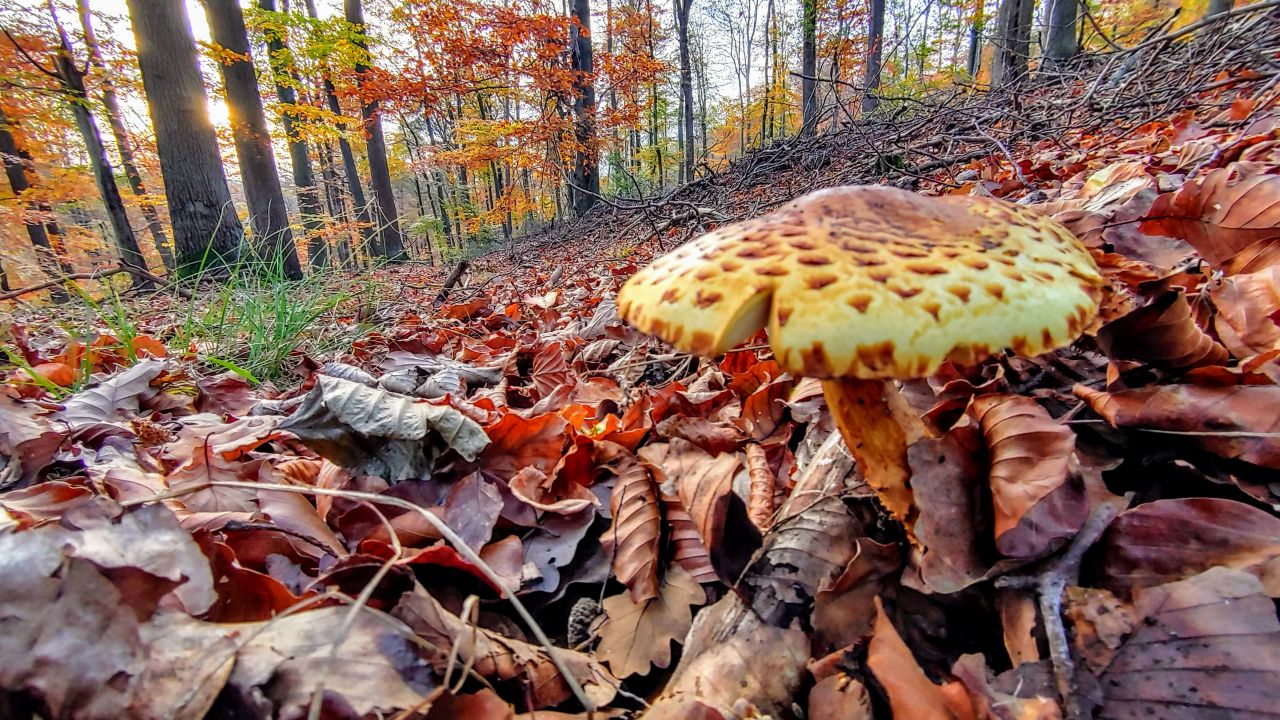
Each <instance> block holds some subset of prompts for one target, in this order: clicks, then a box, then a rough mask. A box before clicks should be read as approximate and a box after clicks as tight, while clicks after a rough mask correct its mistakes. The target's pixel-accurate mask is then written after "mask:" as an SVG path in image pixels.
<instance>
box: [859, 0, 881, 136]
mask: <svg viewBox="0 0 1280 720" xmlns="http://www.w3.org/2000/svg"><path fill="white" fill-rule="evenodd" d="M883 65H884V0H871V12H870V13H869V14H868V15H867V74H866V77H865V79H864V80H863V81H862V87H863V96H862V112H864V113H869V112H871V111H872V110H875V109H876V108H877V107H879V106H880V98H879V97H877V96H876V94H875V93H876V91H877V90H879V89H880V72H881V68H882V67H883Z"/></svg>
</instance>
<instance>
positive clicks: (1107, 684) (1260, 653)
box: [1097, 567, 1280, 720]
mask: <svg viewBox="0 0 1280 720" xmlns="http://www.w3.org/2000/svg"><path fill="white" fill-rule="evenodd" d="M1133 606H1134V614H1135V616H1136V617H1137V618H1138V619H1139V621H1138V622H1135V623H1134V625H1133V633H1132V634H1131V635H1129V637H1128V638H1127V639H1126V641H1125V643H1124V645H1122V646H1121V647H1120V648H1119V650H1118V651H1117V652H1116V654H1115V656H1114V657H1113V658H1112V659H1111V662H1110V664H1109V665H1108V666H1107V668H1106V670H1104V671H1103V673H1102V675H1101V676H1100V677H1099V678H1098V679H1099V681H1100V683H1101V686H1102V689H1103V693H1104V698H1103V704H1102V708H1101V710H1100V711H1099V713H1098V715H1097V716H1098V717H1100V718H1117V719H1125V720H1128V719H1130V718H1132V719H1134V720H1136V719H1137V718H1150V717H1159V718H1188V719H1190V718H1208V717H1212V718H1223V719H1224V720H1234V719H1236V718H1238V719H1239V720H1245V719H1246V718H1247V719H1249V720H1254V719H1255V718H1259V717H1266V716H1275V715H1276V702H1275V699H1276V698H1275V688H1277V687H1280V620H1277V619H1276V609H1275V604H1274V603H1273V602H1272V601H1271V598H1269V597H1267V596H1266V594H1265V593H1263V591H1262V585H1261V583H1260V582H1259V581H1258V579H1257V578H1256V577H1254V576H1253V575H1250V574H1248V573H1245V572H1242V571H1240V570H1231V569H1228V568H1223V567H1215V568H1211V569H1209V570H1207V571H1205V572H1203V573H1201V574H1199V575H1196V576H1194V577H1192V578H1189V579H1187V580H1180V581H1178V582H1174V583H1169V584H1166V585H1158V586H1156V587H1152V588H1147V589H1142V590H1138V591H1137V592H1136V594H1135V597H1134V602H1133Z"/></svg>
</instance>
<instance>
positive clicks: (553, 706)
mask: <svg viewBox="0 0 1280 720" xmlns="http://www.w3.org/2000/svg"><path fill="white" fill-rule="evenodd" d="M1272 20H1274V17H1272ZM1271 29H1274V24H1272V25H1271ZM1271 37H1273V36H1271ZM1267 63H1269V64H1268V65H1266V66H1265V67H1264V68H1262V69H1248V68H1246V69H1243V70H1242V69H1240V68H1238V67H1235V68H1231V70H1232V73H1230V74H1227V75H1223V76H1221V77H1220V78H1219V79H1217V80H1215V81H1214V82H1213V83H1211V84H1210V85H1211V86H1210V87H1207V88H1204V89H1201V90H1200V91H1199V92H1198V93H1197V94H1196V95H1195V97H1194V98H1192V99H1191V100H1189V101H1188V102H1187V106H1188V107H1190V108H1192V109H1190V110H1186V111H1184V112H1180V113H1177V114H1173V115H1169V116H1167V117H1160V118H1152V119H1150V120H1147V121H1145V122H1143V123H1141V124H1140V125H1137V126H1135V127H1133V128H1131V129H1130V130H1129V131H1127V132H1125V133H1123V134H1106V133H1098V134H1095V133H1091V132H1089V131H1085V130H1080V129H1068V130H1066V131H1065V132H1064V133H1062V134H1061V137H1060V138H1059V139H1058V140H1057V141H1056V142H1052V143H1048V142H1041V143H1031V144H1026V143H1024V144H1018V145H1015V146H1014V147H1011V148H1008V151H1009V152H1012V153H1015V154H1016V155H1015V156H1014V157H1013V158H1011V157H1009V156H1006V155H1005V154H1004V153H1003V152H1002V151H1000V150H996V151H994V152H992V153H991V155H990V156H989V157H984V158H979V159H975V160H973V161H972V163H971V165H972V167H971V169H970V171H969V173H970V177H969V179H967V180H962V181H961V182H952V181H951V180H946V179H944V181H943V182H942V183H935V184H932V185H929V184H926V185H927V187H926V189H929V188H932V189H930V190H929V191H930V192H931V193H935V194H936V192H939V191H940V192H947V193H950V194H954V195H966V194H969V195H984V194H985V195H996V196H999V197H1005V198H1007V199H1009V200H1017V201H1022V202H1023V204H1032V203H1034V205H1033V206H1034V207H1037V208H1039V209H1040V210H1041V211H1043V212H1045V213H1048V214H1052V215H1053V216H1054V217H1055V218H1056V219H1057V220H1058V221H1059V222H1062V223H1063V224H1064V225H1066V227H1068V228H1069V229H1071V230H1072V231H1073V232H1074V233H1075V234H1076V235H1077V236H1078V237H1079V238H1080V240H1081V241H1082V242H1083V244H1084V245H1085V246H1086V247H1087V248H1089V251H1090V253H1091V254H1092V256H1093V258H1094V260H1095V261H1096V263H1097V264H1098V266H1099V267H1100V268H1101V270H1102V273H1103V276H1104V277H1105V280H1106V285H1105V287H1104V293H1103V298H1102V302H1101V309H1100V313H1099V317H1098V319H1097V320H1096V321H1094V322H1093V323H1092V325H1091V326H1090V327H1088V328H1086V329H1085V331H1084V336H1083V337H1082V338H1081V339H1080V340H1079V341H1077V342H1076V343H1074V344H1073V345H1071V346H1070V347H1068V348H1066V349H1062V350H1059V351H1056V352H1053V353H1048V354H1044V355H1041V356H1038V357H1035V358H1024V357H1016V356H1012V355H1009V356H1004V355H1001V356H999V357H997V358H994V359H990V360H987V361H985V362H983V363H981V364H979V365H978V366H975V367H959V366H956V365H954V364H950V363H948V364H945V365H944V366H943V367H942V369H941V370H940V371H939V372H938V373H936V374H934V375H933V376H931V377H930V378H928V379H927V380H916V381H909V382H905V383H902V384H901V388H900V389H901V394H902V397H903V398H904V399H905V401H906V403H907V404H908V405H909V408H908V412H909V413H910V414H911V415H913V416H915V417H918V418H920V419H921V420H922V421H923V423H924V425H925V427H926V432H925V433H924V436H923V437H921V438H919V439H916V440H915V441H914V442H913V443H912V444H910V446H909V447H908V448H907V451H906V462H907V465H908V470H909V482H908V488H909V493H907V497H908V503H909V504H908V506H907V507H905V508H903V509H902V512H899V513H894V514H895V515H897V516H899V517H900V518H902V521H899V520H895V519H892V518H891V516H890V514H889V513H888V512H886V510H885V508H884V506H882V505H881V502H880V500H879V497H878V495H877V493H876V492H875V491H874V490H873V489H872V488H871V487H870V486H869V485H868V484H867V482H866V478H865V475H864V473H863V471H862V470H861V469H860V468H859V467H857V466H856V463H855V462H854V461H853V459H852V457H851V456H850V453H849V452H848V450H847V449H846V445H845V444H844V442H843V441H842V439H841V434H840V432H839V431H838V430H837V428H836V425H835V422H834V421H833V419H832V415H831V413H830V411H829V410H828V408H827V405H826V403H825V401H824V396H823V388H822V384H821V383H820V382H819V381H818V380H816V379H813V378H803V377H797V376H794V375H792V374H789V373H786V372H783V371H782V369H781V368H780V366H779V365H778V363H777V362H776V361H775V360H774V359H773V356H772V354H771V351H770V349H769V345H768V340H769V339H768V337H767V336H766V335H765V334H763V333H760V334H757V335H756V336H755V337H754V338H751V339H750V340H748V341H747V342H746V343H745V344H743V345H741V346H739V347H738V348H737V349H734V350H732V351H730V352H728V353H726V354H724V355H722V356H720V357H718V358H717V359H714V360H706V359H700V358H697V357H693V356H689V355H685V354H682V353H678V352H673V351H672V350H671V349H670V348H669V347H667V346H665V345H663V344H662V343H661V342H659V341H657V340H655V339H653V338H650V337H648V336H645V335H643V334H641V333H639V332H638V331H637V330H635V329H633V328H631V327H630V326H628V325H627V324H625V323H624V322H622V320H621V319H620V317H619V313H618V309H617V305H616V303H615V300H614V298H615V295H616V293H617V291H618V289H619V287H620V286H621V284H622V283H623V282H624V281H625V280H626V279H627V278H628V277H630V276H631V275H632V274H633V273H634V272H636V271H637V270H638V269H639V268H640V267H642V266H643V265H644V264H645V263H646V261H647V259H648V258H649V256H650V255H651V254H657V253H658V252H660V249H659V248H656V247H653V246H654V245H657V244H659V243H658V242H647V243H645V244H643V245H641V246H639V248H634V247H632V246H625V247H611V248H608V247H606V248H602V247H601V246H600V243H599V240H598V239H597V238H593V237H589V236H588V235H586V234H584V235H583V236H581V237H579V238H577V239H576V240H573V241H567V242H563V241H562V242H560V243H558V244H556V243H552V244H546V245H543V246H541V247H536V248H535V249H534V252H533V253H531V254H532V255H535V256H536V258H537V259H536V263H537V264H536V265H535V266H533V267H527V266H521V265H518V264H516V263H515V262H514V261H513V260H512V259H510V258H507V257H504V256H491V257H489V258H485V259H483V260H482V261H481V262H478V263H476V265H475V267H473V268H472V270H471V279H470V280H469V281H468V282H467V283H464V284H463V286H461V287H459V288H457V289H455V290H454V291H453V292H452V294H450V295H449V297H448V299H447V300H441V301H440V302H435V303H433V301H432V297H433V295H432V294H427V293H419V292H417V291H416V290H417V287H418V286H415V285H413V282H411V281H413V280H421V277H420V276H421V270H393V271H387V273H386V275H385V276H384V277H382V278H381V280H382V281H383V282H384V283H390V284H397V283H400V284H402V287H401V291H402V295H401V297H402V299H403V300H404V301H405V302H404V304H403V305H402V308H403V312H402V313H401V315H400V316H399V317H398V318H396V319H395V321H394V322H391V323H388V324H386V325H385V326H384V327H382V328H381V329H380V331H379V332H377V333H375V334H373V335H371V336H369V337H366V338H365V339H362V340H360V341H358V342H356V343H355V344H354V345H353V346H352V347H351V348H350V350H349V352H346V353H345V354H343V355H342V356H341V357H337V358H318V359H312V358H302V359H300V360H299V368H298V372H299V373H300V374H301V375H303V376H305V380H304V381H303V382H302V383H301V384H300V385H298V386H297V387H294V388H293V389H291V390H288V391H286V392H267V391H265V390H262V389H261V388H255V387H252V386H250V385H249V384H248V383H247V382H246V381H244V380H243V379H241V378H239V377H238V376H236V375H233V374H229V373H228V374H212V373H209V372H204V370H205V369H207V368H204V367H203V366H201V365H199V364H197V363H195V362H193V361H191V360H187V359H181V360H179V359H171V358H166V357H164V355H165V352H164V348H163V345H161V344H160V343H158V342H151V341H149V339H147V338H141V339H135V340H134V345H135V346H137V347H135V350H136V351H137V352H136V353H135V354H137V355H138V356H140V357H141V358H142V359H140V360H138V361H136V362H130V361H129V360H128V359H126V358H125V357H123V356H122V355H121V354H119V353H115V352H112V351H110V350H108V349H106V348H107V346H109V345H111V344H112V343H111V342H97V343H95V342H92V339H90V341H89V342H84V343H80V342H73V343H61V342H55V341H53V340H50V341H48V342H45V341H43V340H42V339H41V338H39V337H38V336H37V334H33V335H32V336H31V338H30V339H27V338H28V335H27V334H24V333H22V332H16V333H15V337H18V338H21V339H22V342H21V343H20V344H19V346H18V347H16V348H15V349H14V352H16V353H20V354H21V355H22V356H23V360H24V363H25V365H27V366H29V367H30V368H31V370H26V369H21V368H19V369H12V370H10V371H9V372H8V374H7V376H6V377H7V379H6V382H5V384H4V385H3V386H2V389H0V456H2V457H3V468H2V470H0V486H3V487H4V488H5V492H4V493H3V494H0V510H2V511H3V512H2V513H0V524H2V525H3V529H2V530H0V577H3V578H4V581H3V583H0V689H2V690H3V694H2V695H0V716H3V717H13V718H29V717H66V718H123V717H137V718H203V717H213V718H230V717H279V718H303V717H312V718H315V717H323V718H365V717H378V718H413V717H430V718H463V719H474V718H504V717H508V718H509V717H545V718H553V717H567V716H577V717H585V716H587V714H588V713H589V714H591V715H592V716H594V717H623V716H639V715H643V716H644V717H650V718H733V717H742V718H749V717H774V718H785V717H807V718H813V719H815V720H841V719H846V718H872V717H879V718H888V717H894V718H907V719H912V718H1002V719H1004V718H1058V717H1094V716H1096V717H1104V718H1131V717H1160V718H1202V717H1213V718H1246V717H1247V718H1258V717H1271V716H1275V715H1277V714H1280V710H1277V708H1280V689H1278V688H1280V621H1278V620H1277V615H1276V604H1275V598H1277V597H1280V518H1278V517H1277V515H1276V512H1275V508H1276V507H1277V506H1278V505H1280V472H1278V471H1280V111H1278V110H1277V106H1278V103H1277V92H1278V91H1277V83H1276V82H1275V77H1276V76H1275V75H1274V67H1275V65H1274V60H1273V59H1268V60H1267ZM1266 68H1270V69H1266ZM1264 70H1265V71H1266V72H1270V73H1272V75H1271V80H1270V82H1253V80H1254V79H1256V77H1264V79H1265V76H1264V75H1263V71H1264ZM1237 81H1239V82H1237ZM1246 81H1247V82H1246ZM1090 82H1092V78H1087V79H1086V80H1083V81H1078V82H1077V85H1078V87H1077V90H1078V92H1079V93H1085V92H1089V90H1088V88H1089V83H1090ZM1043 102H1051V100H1049V99H1045V100H1044V101H1043ZM837 141H838V139H837V140H833V141H832V142H833V143H836V142H837ZM1009 159H1015V163H1016V164H1015V165H1013V166H1010V165H1009V164H1008V162H1007V161H1008V160H1009ZM753 167H754V166H753ZM726 177H727V176H725V177H721V178H720V179H719V180H718V182H722V183H724V182H727V180H726ZM944 177H945V178H954V176H951V175H948V176H940V179H941V178H944ZM780 185H781V183H780ZM806 189H808V188H806ZM783 199H785V198H783ZM730 202H734V203H738V204H739V206H740V205H741V204H742V203H743V202H746V201H744V200H742V199H741V198H736V199H733V200H731V201H730ZM753 202H754V201H753ZM762 204H769V203H762ZM619 258H621V259H619ZM433 277H434V276H433ZM437 279H438V278H437ZM430 292H431V293H434V289H433V290H431V291H430ZM82 364H87V365H88V366H91V367H92V368H93V370H94V371H95V374H94V378H93V379H94V382H92V383H91V384H89V385H88V386H86V387H84V388H82V389H79V390H78V391H76V392H74V393H72V394H70V395H65V396H58V395H55V394H52V393H51V388H52V386H56V385H59V384H69V382H70V381H69V378H72V377H74V371H73V368H75V367H78V366H81V365H82ZM33 374H36V375H39V379H38V380H35V379H33V377H32V376H33ZM531 621H532V622H531Z"/></svg>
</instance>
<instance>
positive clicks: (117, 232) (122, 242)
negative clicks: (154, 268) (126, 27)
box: [48, 0, 151, 287]
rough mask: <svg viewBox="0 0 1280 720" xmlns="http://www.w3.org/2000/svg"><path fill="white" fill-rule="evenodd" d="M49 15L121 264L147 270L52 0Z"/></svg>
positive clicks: (61, 72)
mask: <svg viewBox="0 0 1280 720" xmlns="http://www.w3.org/2000/svg"><path fill="white" fill-rule="evenodd" d="M48 7H49V14H50V16H51V17H52V19H53V24H54V27H55V28H56V29H57V32H58V48H57V54H56V56H55V63H56V65H55V67H56V69H57V74H58V82H59V84H60V85H61V86H62V91H63V93H64V94H65V96H66V99H67V104H69V105H70V106H71V114H72V116H73V117H75V121H76V129H77V130H79V131H80V139H81V140H83V141H84V147H85V151H86V152H87V153H88V154H89V167H90V168H91V169H92V171H93V180H94V183H95V184H96V185H97V186H98V194H99V195H101V196H102V204H103V205H104V206H105V207H106V210H107V217H108V219H109V220H110V221H111V233H112V235H113V236H115V241H116V249H117V250H118V251H119V253H120V263H121V264H122V265H128V266H130V267H135V268H139V269H141V270H146V269H147V261H146V258H144V257H143V256H142V250H141V249H140V248H139V247H138V238H137V236H135V235H134V234H133V226H132V225H130V224H129V213H128V211H126V210H125V207H124V198H122V197H120V188H119V187H118V186H117V185H116V175H115V172H114V171H113V170H112V169H111V161H109V160H107V149H106V147H105V146H104V145H103V144H102V135H101V134H100V133H99V132H98V124H97V123H96V122H94V119H93V113H91V112H89V95H88V93H87V92H85V87H84V73H83V72H81V71H80V68H78V67H76V60H75V57H74V56H73V55H72V54H71V40H70V39H69V38H68V37H67V32H66V30H65V29H64V28H63V27H62V23H61V21H59V20H58V15H57V12H56V10H55V8H54V5H53V0H49V6H48ZM130 280H131V282H133V283H134V284H135V285H137V286H139V287H148V286H150V285H151V283H150V281H147V280H140V279H138V278H134V277H132V276H130Z"/></svg>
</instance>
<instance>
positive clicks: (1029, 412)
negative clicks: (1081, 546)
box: [969, 395, 1088, 558]
mask: <svg viewBox="0 0 1280 720" xmlns="http://www.w3.org/2000/svg"><path fill="white" fill-rule="evenodd" d="M969 411H970V413H971V414H972V415H973V416H974V419H975V420H977V421H978V423H979V424H980V425H981V427H982V435H983V437H984V438H985V439H986V442H987V447H988V448H989V450H990V455H991V457H990V467H991V470H990V483H991V500H992V504H993V506H994V510H995V517H994V522H995V541H996V549H997V550H999V551H1000V553H1001V554H1002V555H1004V556H1006V557H1013V558H1028V557H1037V556H1040V555H1042V554H1044V553H1045V552H1047V551H1048V550H1049V549H1050V548H1051V547H1053V546H1054V545H1055V544H1057V543H1059V542H1061V541H1063V540H1065V539H1067V538H1070V537H1072V536H1073V535H1075V532H1076V530H1078V529H1080V526H1081V525H1082V524H1084V519H1085V516H1086V515H1087V514H1088V506H1087V504H1086V502H1085V497H1084V489H1083V487H1082V486H1080V485H1079V484H1078V483H1075V482H1073V481H1072V480H1071V478H1070V473H1069V465H1070V461H1071V455H1072V453H1073V452H1074V450H1075V441H1076V436H1075V433H1074V432H1072V430H1071V428H1069V427H1067V426H1065V425H1062V424H1060V423H1058V422H1056V421H1055V420H1053V418H1051V417H1049V413H1048V412H1046V411H1045V410H1044V408H1042V407H1040V405H1039V404H1038V403H1037V402H1036V401H1034V400H1032V399H1030V398H1026V397H1021V396H1017V395H983V396H980V397H976V398H974V399H973V401H972V402H971V403H970V406H969Z"/></svg>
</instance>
